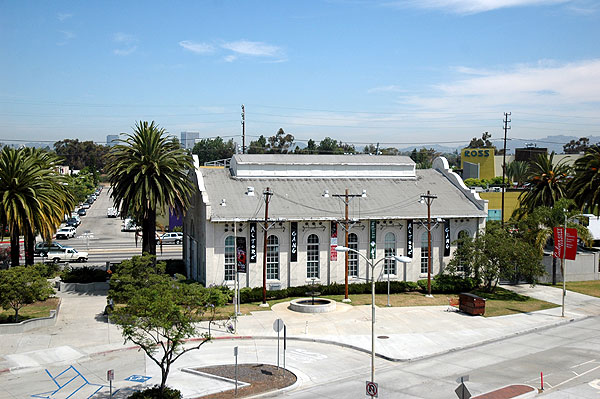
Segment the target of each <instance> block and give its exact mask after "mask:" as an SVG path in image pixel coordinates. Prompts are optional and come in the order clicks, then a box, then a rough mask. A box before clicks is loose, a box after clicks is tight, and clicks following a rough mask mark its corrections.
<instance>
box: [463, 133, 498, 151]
mask: <svg viewBox="0 0 600 399" xmlns="http://www.w3.org/2000/svg"><path fill="white" fill-rule="evenodd" d="M491 138H492V135H491V134H489V133H488V132H483V134H482V135H481V138H480V139H478V138H477V137H473V138H472V139H471V142H470V143H469V145H468V146H467V148H493V149H494V152H498V150H497V149H496V146H495V145H493V144H492V142H491V141H490V139H491Z"/></svg>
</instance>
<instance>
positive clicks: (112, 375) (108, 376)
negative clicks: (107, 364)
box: [106, 370, 115, 381]
mask: <svg viewBox="0 0 600 399" xmlns="http://www.w3.org/2000/svg"><path fill="white" fill-rule="evenodd" d="M114 379H115V370H108V371H107V372H106V380H107V381H112V380H114Z"/></svg>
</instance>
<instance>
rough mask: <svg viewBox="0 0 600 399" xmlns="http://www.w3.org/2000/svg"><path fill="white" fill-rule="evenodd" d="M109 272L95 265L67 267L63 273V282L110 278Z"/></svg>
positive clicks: (82, 281)
mask: <svg viewBox="0 0 600 399" xmlns="http://www.w3.org/2000/svg"><path fill="white" fill-rule="evenodd" d="M108 277H109V274H108V273H107V272H106V270H104V269H98V268H95V267H89V266H84V267H76V268H71V267H67V268H66V269H65V270H64V271H63V272H62V273H61V274H60V279H61V280H62V281H63V283H95V282H104V281H106V280H108Z"/></svg>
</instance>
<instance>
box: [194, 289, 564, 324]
mask: <svg viewBox="0 0 600 399" xmlns="http://www.w3.org/2000/svg"><path fill="white" fill-rule="evenodd" d="M473 293H474V294H476V295H479V296H481V297H483V298H486V304H485V316H486V317H494V316H503V315H508V314H513V313H527V312H534V311H536V310H543V309H549V308H553V307H556V306H558V305H555V304H553V303H549V302H545V301H540V300H537V299H534V298H530V297H526V296H523V295H519V294H516V293H514V292H512V291H508V290H505V289H503V288H500V287H497V288H496V292H495V293H493V294H489V293H485V292H481V291H473ZM323 298H329V299H334V300H336V301H338V302H341V301H342V300H343V299H344V296H343V295H329V296H323ZM349 298H350V300H351V301H352V302H351V303H350V304H351V305H353V306H360V305H370V304H371V294H359V295H349ZM448 298H452V299H458V295H456V294H434V295H433V298H428V297H426V296H425V295H423V294H422V293H420V292H405V293H402V294H391V295H390V305H391V306H393V307H399V306H446V305H448ZM292 299H296V298H285V299H278V300H270V301H267V302H268V303H269V305H270V306H273V305H275V304H277V303H281V302H288V301H291V300H292ZM375 304H376V305H377V306H378V307H385V306H386V305H387V295H386V294H377V295H376V296H375ZM259 305H260V302H252V303H243V304H242V305H241V309H240V310H241V312H242V313H243V314H249V313H250V312H257V311H261V310H269V309H270V307H265V308H261V307H260V306H259ZM230 315H233V304H228V305H226V306H223V307H221V308H219V309H218V310H217V316H216V317H215V319H217V320H218V319H226V318H228V317H229V316H230ZM204 319H207V317H206V316H205V317H204Z"/></svg>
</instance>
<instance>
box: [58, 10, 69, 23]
mask: <svg viewBox="0 0 600 399" xmlns="http://www.w3.org/2000/svg"><path fill="white" fill-rule="evenodd" d="M72 16H73V14H69V13H63V12H59V13H58V14H56V18H58V20H59V21H60V22H63V21H65V20H67V19H69V18H71V17H72Z"/></svg>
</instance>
